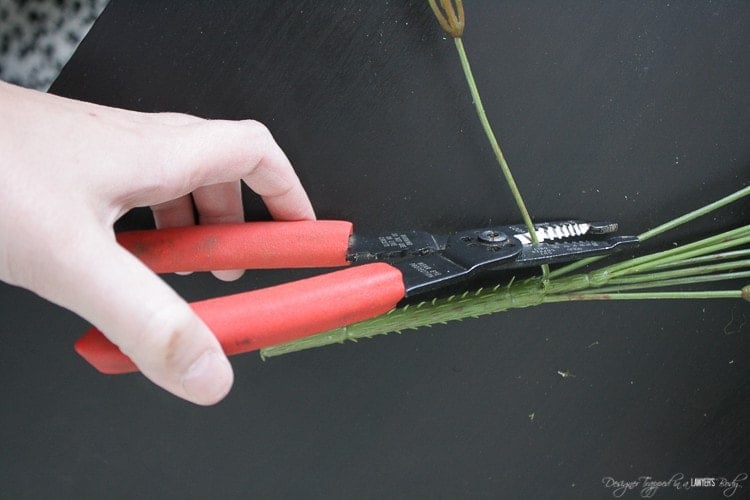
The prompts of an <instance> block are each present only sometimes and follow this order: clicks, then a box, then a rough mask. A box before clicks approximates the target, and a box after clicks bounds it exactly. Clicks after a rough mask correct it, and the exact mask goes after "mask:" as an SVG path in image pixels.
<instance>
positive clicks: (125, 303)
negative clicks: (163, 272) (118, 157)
mask: <svg viewBox="0 0 750 500" xmlns="http://www.w3.org/2000/svg"><path fill="white" fill-rule="evenodd" d="M93 239H94V241H93V242H87V244H86V245H77V247H78V251H79V253H78V256H77V258H76V262H78V263H79V264H73V265H70V264H69V262H70V261H68V264H67V267H68V268H67V270H66V271H64V272H63V274H64V275H67V278H66V281H68V284H67V286H63V287H61V289H62V290H64V293H65V295H64V296H63V297H48V298H50V299H52V300H54V301H55V302H58V303H60V304H61V305H62V306H64V307H66V308H68V309H71V310H73V311H75V312H76V313H78V314H80V315H81V316H83V317H84V318H86V319H87V320H88V321H90V322H91V323H93V324H94V325H95V326H96V327H97V328H99V329H100V330H101V331H102V332H103V333H104V335H106V336H107V338H109V340H111V341H112V342H113V343H114V344H116V345H117V346H118V347H119V348H120V350H121V351H122V352H123V353H124V354H125V355H127V356H128V357H129V358H130V359H131V360H132V361H133V362H134V363H135V364H136V365H137V366H138V368H139V369H140V370H141V372H142V373H143V374H144V375H145V376H146V377H148V378H149V379H150V380H151V381H153V382H154V383H156V384H157V385H159V386H161V387H162V388H164V389H166V390H167V391H169V392H171V393H173V394H175V395H177V396H179V397H181V398H184V399H186V400H188V401H192V402H193V403H197V404H201V405H210V404H214V403H217V402H218V401H220V400H221V399H223V398H224V396H226V394H227V393H228V392H229V389H230V388H231V386H232V381H233V374H232V368H231V365H230V364H229V361H228V360H227V358H226V356H225V354H224V352H223V351H222V349H221V346H220V345H219V342H218V341H217V340H216V337H215V336H214V335H213V334H212V333H211V331H210V330H209V329H208V327H207V326H206V325H205V324H204V323H203V321H201V319H200V318H199V317H198V316H197V315H196V314H195V313H194V312H193V310H192V309H191V308H190V306H189V305H188V304H187V303H186V302H185V301H184V300H183V299H182V298H180V297H179V296H178V295H177V294H176V293H175V292H174V290H172V289H171V288H170V287H169V286H168V285H167V284H166V283H164V282H163V281H162V280H161V279H160V278H159V277H158V276H156V275H155V274H153V273H152V272H151V271H150V270H149V269H147V268H146V267H145V266H144V265H143V264H142V263H141V262H140V261H139V260H137V259H136V258H135V257H134V256H133V255H131V254H130V253H128V252H127V251H126V250H124V249H123V248H121V247H120V246H119V245H117V243H116V242H115V241H114V239H113V238H108V237H107V236H105V235H102V236H101V238H93ZM81 248H85V255H81V253H80V252H81ZM82 257H83V258H82ZM71 283H77V284H78V286H71ZM71 289H73V291H71Z"/></svg>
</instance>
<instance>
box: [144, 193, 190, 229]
mask: <svg viewBox="0 0 750 500" xmlns="http://www.w3.org/2000/svg"><path fill="white" fill-rule="evenodd" d="M151 212H152V213H153V214H154V223H155V224H156V227H157V229H160V228H165V227H183V226H192V225H193V224H195V216H194V214H193V199H192V197H191V196H190V195H185V196H180V197H179V198H175V199H174V200H170V201H165V202H164V203H159V204H156V205H154V206H152V207H151Z"/></svg>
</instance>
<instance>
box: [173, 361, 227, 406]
mask: <svg viewBox="0 0 750 500" xmlns="http://www.w3.org/2000/svg"><path fill="white" fill-rule="evenodd" d="M232 378H233V375H232V367H231V366H230V365H229V362H228V361H227V360H226V358H225V357H223V356H219V354H217V353H216V352H214V351H206V352H204V353H203V354H202V355H201V357H199V358H198V359H197V360H195V362H194V363H193V364H192V365H191V366H190V368H189V369H188V371H187V372H185V374H184V375H183V376H182V387H183V388H184V389H185V392H187V394H188V396H189V397H190V399H191V400H193V401H194V402H196V403H198V404H203V405H210V404H214V403H217V402H219V401H221V400H222V399H223V398H224V396H226V395H227V393H228V392H229V389H230V388H231V387H232Z"/></svg>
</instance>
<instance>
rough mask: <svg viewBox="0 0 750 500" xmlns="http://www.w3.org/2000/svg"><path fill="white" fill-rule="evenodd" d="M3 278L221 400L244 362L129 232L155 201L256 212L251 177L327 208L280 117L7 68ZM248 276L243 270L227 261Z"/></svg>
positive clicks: (286, 201)
mask: <svg viewBox="0 0 750 500" xmlns="http://www.w3.org/2000/svg"><path fill="white" fill-rule="evenodd" d="M0 110H2V115H3V116H2V120H0V176H1V178H2V179H3V184H2V188H0V191H1V193H2V194H1V195H0V279H2V280H3V281H6V282H8V283H11V284H13V285H18V286H21V287H24V288H28V289H29V290H32V291H34V292H35V293H37V294H39V295H40V296H41V297H44V298H45V299H47V300H50V301H52V302H54V303H56V304H58V305H60V306H63V307H65V308H67V309H70V310H71V311H74V312H75V313H77V314H79V315H80V316H82V317H83V318H85V319H87V320H88V321H90V322H91V323H92V324H94V325H95V326H96V327H98V328H99V329H100V330H101V331H102V332H104V333H105V335H106V336H107V337H108V338H109V339H110V340H111V341H112V342H113V343H115V344H116V345H117V346H118V347H119V348H120V350H122V352H123V353H125V354H126V355H128V356H129V357H130V358H131V359H132V360H133V362H134V363H135V364H136V365H137V366H138V368H139V369H140V370H141V372H142V373H143V374H144V375H146V376H147V377H148V378H149V379H151V380H152V381H153V382H154V383H156V384H158V385H159V386H161V387H163V388H164V389H166V390H167V391H169V392H171V393H173V394H175V395H177V396H180V397H182V398H184V399H187V400H189V401H192V402H194V403H197V404H203V405H208V404H213V403H216V402H218V401H220V400H221V399H222V398H223V397H224V396H225V395H226V394H227V392H228V391H229V389H230V387H231V385H232V380H233V374H232V369H231V366H230V364H229V362H228V360H227V358H226V356H225V355H224V353H223V352H222V349H221V347H220V346H219V343H218V341H217V340H216V338H215V337H214V336H213V334H212V333H211V332H210V331H209V329H208V328H207V327H206V326H205V324H204V323H203V322H202V321H201V320H200V318H198V317H197V316H196V315H195V314H194V313H193V311H192V309H191V308H190V306H189V305H188V304H187V303H186V302H185V301H184V300H182V299H181V298H180V297H179V296H178V295H177V294H176V293H175V292H174V291H173V290H172V289H171V288H170V287H169V286H167V285H166V284H165V283H164V282H163V281H162V280H161V279H159V278H158V277H157V276H156V275H154V274H153V273H152V272H151V271H149V270H148V269H147V268H146V267H145V266H144V265H143V264H142V263H141V262H140V261H139V260H138V259H136V258H135V257H134V256H133V255H131V254H130V253H128V252H127V251H125V250H124V249H123V248H121V247H120V246H119V245H118V244H117V243H116V241H115V238H114V232H113V230H112V225H113V224H114V222H115V221H116V220H117V219H118V218H119V217H120V216H122V215H123V214H124V213H125V212H127V211H128V210H130V209H131V208H134V207H138V206H150V207H152V209H153V212H154V218H155V221H156V224H157V226H158V227H171V226H183V225H189V224H194V223H195V221H194V220H193V213H194V212H193V206H195V208H196V209H197V212H198V213H199V222H200V223H201V224H214V223H222V222H239V221H242V220H243V210H242V198H241V192H240V181H239V180H240V179H241V180H243V181H244V182H246V183H247V184H248V186H249V187H250V188H251V189H252V190H253V191H255V192H256V193H258V194H259V195H261V196H262V198H263V200H264V201H265V203H266V206H267V207H268V209H269V211H270V212H271V214H272V216H273V217H274V218H276V219H281V220H299V219H314V218H315V215H314V212H313V209H312V206H311V205H310V201H309V200H308V198H307V195H306V193H305V191H304V189H303V188H302V185H301V184H300V182H299V179H298V178H297V176H296V174H295V173H294V171H293V169H292V167H291V165H290V164H289V161H288V160H287V158H286V156H285V155H284V153H283V152H282V151H281V149H280V148H279V146H278V145H277V144H276V143H275V142H274V140H273V138H272V137H271V135H270V133H269V132H268V130H267V129H266V128H265V127H263V125H261V124H259V123H257V122H254V121H237V122H232V121H218V120H216V121H208V120H203V119H200V118H196V117H193V116H189V115H183V114H176V113H156V114H147V113H138V112H134V111H126V110H121V109H115V108H108V107H104V106H98V105H95V104H90V103H84V102H79V101H74V100H70V99H64V98H61V97H57V96H53V95H49V94H42V93H39V92H35V91H30V90H26V89H22V88H19V87H14V86H12V85H8V84H5V83H2V82H0ZM215 274H217V276H218V277H220V278H222V279H235V278H237V277H239V275H240V274H241V271H223V272H217V273H215Z"/></svg>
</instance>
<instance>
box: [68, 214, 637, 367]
mask: <svg viewBox="0 0 750 500" xmlns="http://www.w3.org/2000/svg"><path fill="white" fill-rule="evenodd" d="M535 229H536V236H537V238H538V240H539V244H538V245H533V244H532V239H531V235H530V234H529V232H528V230H527V228H526V226H523V225H510V226H491V227H484V228H479V229H471V230H466V231H459V232H455V233H451V234H448V235H433V234H431V233H428V232H424V231H397V232H384V233H382V234H375V235H372V236H360V235H358V234H354V233H353V227H352V223H350V222H345V221H331V220H325V221H297V222H250V223H243V224H219V225H207V226H190V227H182V228H169V229H157V230H143V231H131V232H123V233H119V234H118V237H117V238H118V242H119V243H120V244H121V245H122V246H123V247H125V248H126V249H127V250H129V251H130V252H131V253H133V254H134V255H135V256H136V257H138V258H139V259H140V260H141V261H142V262H143V263H144V264H146V265H147V266H148V267H149V268H151V269H152V270H153V271H154V272H157V273H173V272H186V271H217V270H224V269H282V268H305V267H321V268H326V267H346V269H342V270H337V271H334V272H330V273H327V274H322V275H318V276H314V277H311V278H306V279H303V280H299V281H294V282H289V283H284V284H281V285H277V286H273V287H269V288H264V289H260V290H253V291H249V292H243V293H239V294H235V295H228V296H224V297H218V298H213V299H208V300H203V301H200V302H194V303H192V304H191V306H192V308H193V309H194V310H195V311H196V313H197V314H198V315H199V316H200V317H201V318H202V319H203V321H204V322H205V323H206V325H207V326H208V327H209V328H210V329H211V330H212V331H213V333H214V334H215V335H216V337H217V338H218V340H219V342H220V343H221V345H222V348H223V349H224V351H225V352H226V353H227V354H228V355H232V354H239V353H242V352H248V351H253V350H256V349H260V348H263V347H268V346H272V345H277V344H281V343H284V342H289V341H292V340H295V339H298V338H302V337H306V336H309V335H313V334H316V333H321V332H325V331H328V330H331V329H334V328H339V327H343V326H346V325H350V324H352V323H356V322H359V321H363V320H366V319H369V318H373V317H375V316H378V315H381V314H384V313H386V312H388V311H389V310H391V309H392V308H394V307H395V306H396V305H397V304H398V303H399V302H400V301H401V300H402V299H404V298H405V297H411V296H415V295H420V294H428V293H429V294H435V293H436V292H439V290H440V289H441V288H445V287H448V286H454V285H457V284H461V283H462V282H463V281H465V280H468V279H470V278H472V279H473V278H474V277H476V276H477V275H480V274H482V273H485V272H488V271H501V270H509V271H512V270H515V269H520V268H528V267H533V266H540V265H542V264H554V263H559V262H567V261H573V260H578V259H581V258H583V257H588V256H593V255H602V254H608V253H610V252H613V251H615V250H618V249H620V248H622V247H626V246H630V245H634V244H637V242H638V238H637V237H635V236H612V233H614V232H615V231H616V230H617V224H614V223H609V222H600V223H593V222H582V221H577V220H567V221H560V222H553V223H543V224H537V225H536V226H535ZM75 347H76V350H77V352H78V353H79V354H80V355H81V356H83V357H84V358H85V359H86V360H87V361H88V362H90V363H91V364H92V365H94V367H96V368H97V369H98V370H99V371H101V372H103V373H108V374H115V373H127V372H133V371H137V370H138V368H137V367H136V366H135V364H134V363H133V362H132V361H131V360H130V359H129V358H128V357H127V356H125V355H124V354H123V353H122V352H120V350H119V349H118V348H117V346H115V345H114V344H113V343H111V342H110V341H109V340H108V339H107V338H106V337H105V336H104V335H103V334H102V333H101V332H100V331H99V330H97V329H95V328H92V329H91V330H89V331H88V332H86V333H85V334H84V336H83V337H81V338H80V339H79V340H78V342H77V343H76V346H75Z"/></svg>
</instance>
